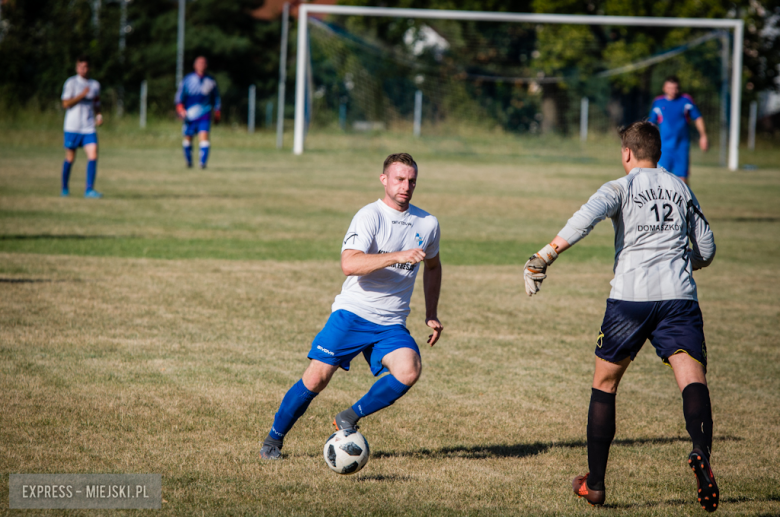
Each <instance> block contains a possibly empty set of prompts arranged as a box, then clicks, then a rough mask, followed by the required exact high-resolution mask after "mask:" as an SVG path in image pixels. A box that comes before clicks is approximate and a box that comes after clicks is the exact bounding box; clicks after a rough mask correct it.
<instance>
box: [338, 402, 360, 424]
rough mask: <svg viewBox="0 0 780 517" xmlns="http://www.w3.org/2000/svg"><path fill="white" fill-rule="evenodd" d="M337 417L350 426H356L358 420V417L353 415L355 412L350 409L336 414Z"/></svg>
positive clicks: (355, 414)
mask: <svg viewBox="0 0 780 517" xmlns="http://www.w3.org/2000/svg"><path fill="white" fill-rule="evenodd" d="M338 416H339V417H340V418H341V419H342V420H343V421H345V422H348V423H349V424H350V425H351V426H353V427H354V426H355V424H357V422H358V420H360V415H358V414H357V413H355V410H354V409H352V408H351V407H349V408H347V409H345V410H344V411H342V412H341V413H339V414H338Z"/></svg>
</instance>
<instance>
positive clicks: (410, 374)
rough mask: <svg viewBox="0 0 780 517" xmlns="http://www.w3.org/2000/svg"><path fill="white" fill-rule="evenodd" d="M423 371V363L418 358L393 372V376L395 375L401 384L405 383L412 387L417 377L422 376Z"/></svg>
mask: <svg viewBox="0 0 780 517" xmlns="http://www.w3.org/2000/svg"><path fill="white" fill-rule="evenodd" d="M421 373H422V364H421V363H420V361H419V360H417V361H411V362H410V363H409V364H406V365H404V366H403V367H401V368H399V369H398V371H396V372H395V373H394V374H393V377H395V378H396V380H397V381H398V382H400V383H401V384H405V385H407V386H410V387H411V386H413V385H414V383H416V382H417V379H419V378H420V374H421Z"/></svg>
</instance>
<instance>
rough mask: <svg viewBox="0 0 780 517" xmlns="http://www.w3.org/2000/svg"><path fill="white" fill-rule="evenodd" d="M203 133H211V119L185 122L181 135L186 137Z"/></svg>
mask: <svg viewBox="0 0 780 517" xmlns="http://www.w3.org/2000/svg"><path fill="white" fill-rule="evenodd" d="M201 131H206V132H208V131H211V119H205V120H193V121H192V122H185V123H184V125H182V127H181V134H182V135H184V136H195V135H197V134H198V133H200V132H201Z"/></svg>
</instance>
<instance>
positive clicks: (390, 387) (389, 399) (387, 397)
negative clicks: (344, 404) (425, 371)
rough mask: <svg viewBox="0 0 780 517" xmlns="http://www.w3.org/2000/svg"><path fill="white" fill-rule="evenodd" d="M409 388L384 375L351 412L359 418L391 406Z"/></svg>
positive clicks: (390, 376)
mask: <svg viewBox="0 0 780 517" xmlns="http://www.w3.org/2000/svg"><path fill="white" fill-rule="evenodd" d="M410 387H411V386H407V385H406V384H404V383H402V382H399V381H398V379H396V378H395V377H393V376H392V375H385V376H384V377H382V378H380V379H379V380H378V381H376V382H375V383H374V385H373V386H371V389H370V390H368V393H366V394H365V395H363V398H362V399H360V400H358V401H357V402H355V405H354V406H352V410H353V411H354V412H355V413H357V414H358V415H359V416H360V417H361V418H363V417H364V416H368V415H370V414H371V413H376V412H377V411H379V410H380V409H384V408H386V407H387V406H391V405H393V403H394V402H395V401H396V400H398V399H400V398H401V397H402V396H403V395H404V393H406V392H407V391H409V388H410Z"/></svg>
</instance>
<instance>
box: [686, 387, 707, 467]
mask: <svg viewBox="0 0 780 517" xmlns="http://www.w3.org/2000/svg"><path fill="white" fill-rule="evenodd" d="M682 398H683V414H684V415H685V428H686V429H687V430H688V434H689V435H691V441H692V442H693V448H694V449H699V450H700V451H702V452H703V453H704V455H705V456H706V457H707V459H708V460H709V458H710V451H711V449H712V406H711V405H710V390H709V389H708V388H707V386H706V385H705V384H702V383H700V382H694V383H691V384H689V385H687V386H686V387H685V389H684V390H683V392H682Z"/></svg>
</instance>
